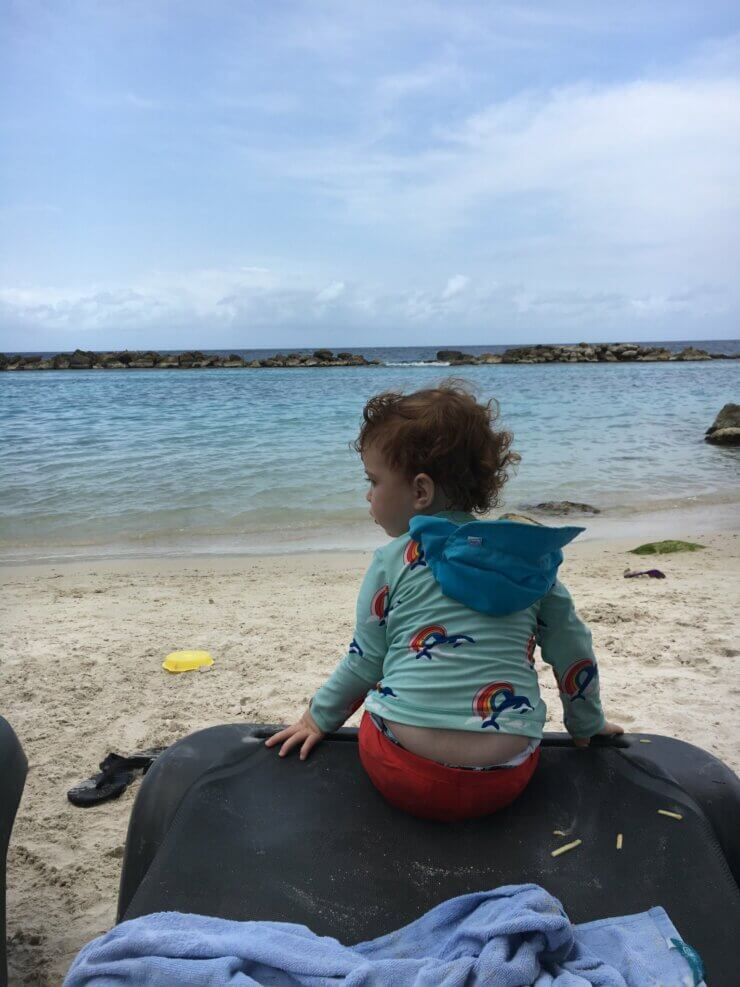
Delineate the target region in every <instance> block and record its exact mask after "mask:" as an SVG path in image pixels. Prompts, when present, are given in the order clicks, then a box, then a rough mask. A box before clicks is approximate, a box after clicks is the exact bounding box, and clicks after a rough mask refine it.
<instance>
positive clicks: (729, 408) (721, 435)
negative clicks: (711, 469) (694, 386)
mask: <svg viewBox="0 0 740 987" xmlns="http://www.w3.org/2000/svg"><path fill="white" fill-rule="evenodd" d="M704 439H705V441H706V442H714V443H716V444H717V445H732V446H736V445H740V404H726V405H725V406H724V408H722V410H721V411H720V413H719V414H718V415H717V417H716V418H715V419H714V421H713V422H712V424H711V425H710V426H709V428H708V429H707V431H706V433H705V435H704Z"/></svg>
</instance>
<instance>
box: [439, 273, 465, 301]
mask: <svg viewBox="0 0 740 987" xmlns="http://www.w3.org/2000/svg"><path fill="white" fill-rule="evenodd" d="M469 284H470V278H468V277H466V276H465V275H464V274H455V275H454V277H451V278H450V279H449V281H448V282H447V284H446V286H445V290H444V291H443V292H442V298H443V299H445V300H447V299H448V298H454V297H455V295H459V294H460V293H461V292H463V291H465V289H466V288H467V286H468V285H469Z"/></svg>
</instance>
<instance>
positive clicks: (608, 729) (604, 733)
mask: <svg viewBox="0 0 740 987" xmlns="http://www.w3.org/2000/svg"><path fill="white" fill-rule="evenodd" d="M620 733H624V727H620V726H619V724H617V723H608V722H607V723H605V724H604V726H603V727H602V728H601V730H599V732H598V733H596V734H594V736H595V737H618V736H619V734H620ZM573 743H574V745H575V746H576V747H588V745H589V744H590V743H591V738H590V737H573Z"/></svg>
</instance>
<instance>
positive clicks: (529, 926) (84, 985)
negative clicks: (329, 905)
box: [65, 884, 703, 987]
mask: <svg viewBox="0 0 740 987" xmlns="http://www.w3.org/2000/svg"><path fill="white" fill-rule="evenodd" d="M671 940H673V942H672V941H671ZM675 944H680V945H675ZM694 958H695V959H694ZM692 967H693V968H692ZM701 978H702V972H701V965H700V962H699V960H698V956H697V954H695V953H694V952H693V950H691V949H690V947H687V946H685V944H683V943H682V942H681V940H680V939H679V937H678V934H677V932H676V930H675V928H674V927H673V925H672V923H671V921H670V919H669V918H668V916H667V915H666V913H665V912H664V911H663V909H662V908H651V909H650V911H648V912H643V913H641V914H639V915H629V916H626V917H624V918H614V919H603V920H601V921H598V922H590V923H587V924H586V925H581V926H575V927H574V926H572V925H571V924H570V922H569V921H568V917H567V916H566V914H565V912H564V910H563V907H562V905H561V904H560V902H559V901H558V900H557V899H556V898H553V897H552V896H551V895H549V894H548V893H547V892H546V891H545V890H544V889H543V888H541V887H538V886H537V885H536V884H521V885H510V886H507V887H502V888H498V889H497V890H495V891H483V892H479V893H476V894H467V895H462V896H461V897H459V898H451V899H450V900H449V901H444V902H442V904H440V905H437V906H436V907H435V908H432V909H431V911H429V912H427V913H426V915H423V916H422V917H421V918H419V919H417V920H416V921H415V922H412V923H411V924H410V925H407V926H405V927H404V928H402V929H399V930H398V931H397V932H391V933H390V934H388V935H386V936H381V937H380V938H379V939H374V940H372V941H371V942H363V943H359V944H358V945H356V946H343V945H342V944H341V943H339V942H337V940H336V939H332V938H330V937H328V936H317V935H315V934H314V933H313V932H311V931H310V930H309V929H307V928H306V927H305V926H304V925H294V924H292V923H288V922H231V921H228V920H226V919H219V918H208V917H205V916H202V915H183V914H181V913H179V912H160V913H158V914H155V915H146V916H144V917H143V918H138V919H133V920H132V921H130V922H123V923H122V924H121V925H119V926H117V927H116V928H114V929H112V930H111V931H110V932H108V933H107V934H106V935H104V936H102V937H101V938H100V939H96V940H94V941H93V942H91V943H90V944H89V945H88V946H86V947H85V948H84V949H83V950H82V952H81V953H80V954H79V956H78V957H77V959H76V960H75V961H74V963H73V964H72V967H71V969H70V971H69V973H68V975H67V979H66V980H65V987H103V985H111V987H112V985H115V987H134V985H136V987H138V985H141V987H173V985H182V987H196V985H197V987H221V985H224V984H238V985H245V987H246V985H253V984H260V985H266V984H267V985H270V987H295V985H306V987H309V985H310V987H329V985H332V987H334V985H337V984H342V983H346V984H347V985H348V987H349V985H351V987H383V985H389V987H391V985H392V987H407V985H408V987H411V985H414V987H463V985H465V987H473V985H480V987H483V985H486V987H525V985H535V987H586V985H593V987H657V985H661V987H672V985H675V987H679V985H680V987H686V985H692V984H694V985H699V984H702V983H703V981H702V979H701Z"/></svg>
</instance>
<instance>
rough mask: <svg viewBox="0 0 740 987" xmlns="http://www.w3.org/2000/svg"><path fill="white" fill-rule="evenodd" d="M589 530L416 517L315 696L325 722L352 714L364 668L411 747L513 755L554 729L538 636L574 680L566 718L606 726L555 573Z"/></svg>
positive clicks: (363, 601)
mask: <svg viewBox="0 0 740 987" xmlns="http://www.w3.org/2000/svg"><path fill="white" fill-rule="evenodd" d="M581 530H582V529H581V528H546V527H543V526H540V525H528V524H526V523H524V524H522V523H516V522H511V521H496V522H490V521H489V522H481V521H475V519H474V518H473V517H472V516H470V515H468V514H465V513H464V512H452V511H446V512H440V513H438V514H437V515H435V516H434V517H415V518H414V519H413V520H412V522H411V531H410V533H409V534H407V535H401V536H400V537H398V538H395V539H394V540H393V541H392V542H390V544H388V545H386V546H384V547H383V548H381V549H378V551H377V552H376V553H375V556H374V559H373V563H372V565H371V566H370V568H369V570H368V573H367V575H366V577H365V581H364V582H363V586H362V590H361V592H360V597H359V599H358V606H357V621H356V629H355V639H354V641H353V643H352V646H351V648H350V653H349V654H348V656H347V658H346V659H345V661H344V662H343V663H342V665H340V667H339V668H338V669H337V672H335V674H334V675H333V676H332V678H331V679H330V680H329V682H327V683H326V685H324V686H323V687H322V689H320V690H319V692H318V693H317V694H316V696H315V697H314V699H313V702H312V705H311V711H312V714H313V716H314V718H315V719H316V722H317V723H319V724H320V725H322V724H325V725H326V726H327V727H328V728H329V729H332V728H334V725H335V724H337V723H341V722H343V721H344V719H346V716H347V712H348V709H349V707H350V706H351V700H352V698H353V696H354V695H356V691H357V686H358V683H357V679H361V680H362V681H363V682H365V683H367V684H368V687H369V689H370V691H369V692H368V694H367V696H366V697H365V708H366V709H367V710H368V711H369V712H370V713H371V714H374V716H375V717H377V718H382V719H381V724H380V725H381V728H382V724H385V726H386V727H388V728H390V731H391V735H392V736H393V737H395V739H397V740H398V741H399V742H400V743H401V744H402V745H403V746H404V747H405V748H406V749H408V750H410V751H412V752H413V753H415V754H419V755H421V756H423V757H429V758H432V759H434V760H437V761H440V762H442V763H446V764H455V765H465V766H490V765H493V764H497V763H502V762H508V761H509V760H510V759H511V758H513V757H515V756H516V755H517V754H520V753H521V752H522V751H524V750H526V749H527V747H528V746H530V748H531V744H530V741H532V740H534V741H538V740H539V739H540V738H541V736H542V728H543V725H544V722H545V716H546V708H545V704H544V702H543V701H542V699H541V697H540V692H539V688H538V683H537V674H536V672H535V668H534V651H535V646H536V644H539V645H540V647H541V649H542V653H543V657H544V658H545V660H546V661H548V662H550V663H551V664H552V665H553V668H554V671H555V674H556V678H557V680H558V682H559V683H562V686H561V688H562V689H563V690H565V691H563V692H562V693H561V695H562V698H563V704H564V711H565V719H566V724H567V726H568V728H569V729H570V730H571V731H572V732H573V733H574V734H576V735H578V736H580V735H583V736H590V735H592V734H594V733H596V732H598V730H600V729H601V727H602V726H603V724H604V717H603V714H602V712H601V706H600V703H599V698H598V683H597V668H596V661H595V658H594V655H593V651H592V647H591V635H590V633H589V632H588V629H587V628H586V627H585V626H584V625H583V623H582V622H581V621H580V620H579V619H578V618H577V616H576V614H575V611H574V608H573V604H572V601H571V599H570V596H569V595H568V593H567V591H566V590H565V588H564V587H563V586H562V585H561V584H560V583H558V582H557V581H556V572H557V567H558V565H559V564H560V562H561V561H562V552H561V546H562V545H564V544H566V543H567V542H568V541H570V540H571V539H572V538H574V537H575V535H576V534H578V533H579V532H580V531H581ZM376 722H377V721H376Z"/></svg>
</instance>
